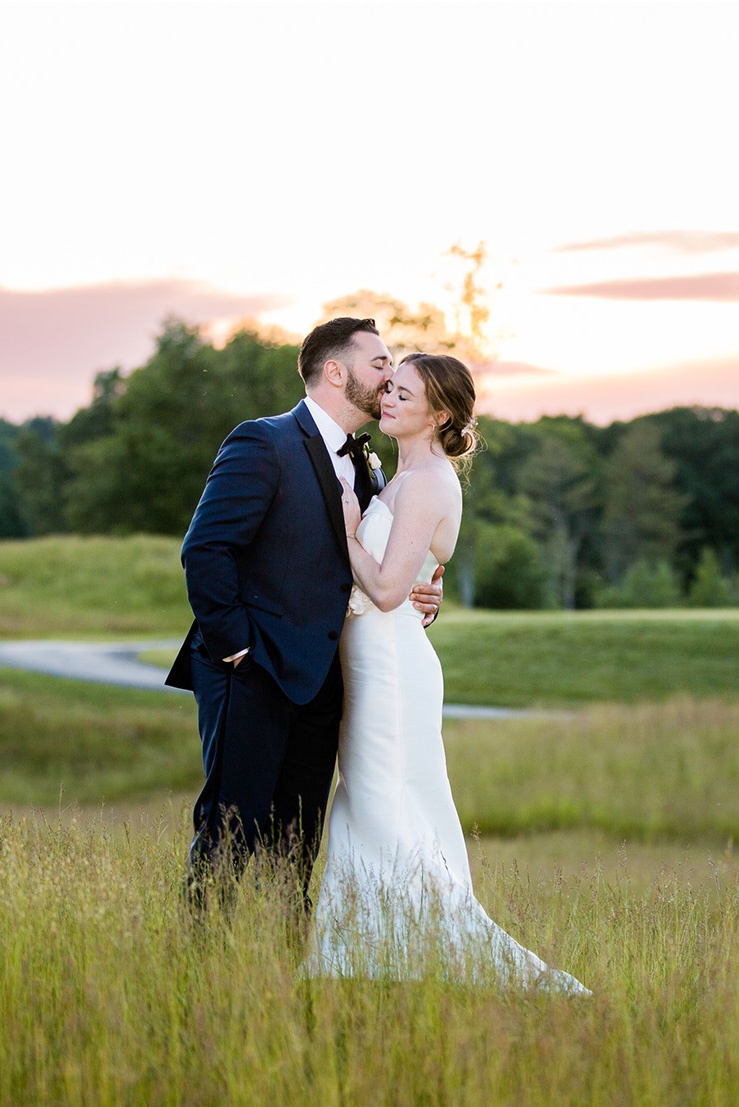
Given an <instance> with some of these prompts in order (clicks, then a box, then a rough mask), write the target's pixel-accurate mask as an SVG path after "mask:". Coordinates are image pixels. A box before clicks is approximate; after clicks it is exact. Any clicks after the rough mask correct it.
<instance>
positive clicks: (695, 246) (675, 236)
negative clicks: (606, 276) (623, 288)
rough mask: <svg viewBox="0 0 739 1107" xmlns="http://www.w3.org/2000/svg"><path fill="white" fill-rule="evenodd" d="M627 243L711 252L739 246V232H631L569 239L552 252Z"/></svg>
mask: <svg viewBox="0 0 739 1107" xmlns="http://www.w3.org/2000/svg"><path fill="white" fill-rule="evenodd" d="M626 246H664V247H665V248H666V249H668V250H676V251H678V252H679V253H684V254H707V253H714V252H716V251H720V250H735V249H736V248H737V247H739V231H629V232H628V233H626V234H620V235H613V236H612V237H611V238H595V239H592V240H590V241H587V242H567V243H565V244H564V245H563V246H556V247H555V248H554V250H552V253H554V254H568V253H579V252H582V251H586V250H619V249H622V248H623V247H626Z"/></svg>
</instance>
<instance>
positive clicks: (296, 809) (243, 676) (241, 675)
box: [190, 633, 343, 896]
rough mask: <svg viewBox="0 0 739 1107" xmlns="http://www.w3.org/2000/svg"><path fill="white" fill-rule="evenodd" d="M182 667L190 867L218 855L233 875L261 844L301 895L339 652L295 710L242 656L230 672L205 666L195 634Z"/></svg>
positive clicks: (335, 707)
mask: <svg viewBox="0 0 739 1107" xmlns="http://www.w3.org/2000/svg"><path fill="white" fill-rule="evenodd" d="M190 665H191V676H192V685H193V691H194V693H195V699H196V701H197V705H198V723H199V728H200V736H201V740H202V745H203V768H204V770H205V785H204V787H203V790H202V792H201V793H200V796H199V797H198V800H197V803H196V804H195V812H194V823H195V837H194V839H193V842H192V845H191V847H190V864H191V869H192V870H195V871H197V870H198V868H199V867H200V866H202V865H206V866H208V867H210V866H211V865H212V864H213V863H214V862H217V861H220V860H221V857H222V855H223V854H226V856H227V857H228V860H229V863H231V864H233V865H234V868H235V871H236V873H237V875H238V873H239V872H240V871H241V869H242V868H243V866H244V864H245V863H246V860H247V858H248V857H249V855H250V854H252V853H254V852H255V850H257V849H259V848H260V846H261V847H263V848H265V849H267V850H269V851H270V852H272V851H276V852H279V853H281V854H285V855H290V856H291V857H292V858H293V860H295V861H298V862H299V865H300V874H301V878H302V882H303V892H304V894H305V895H306V896H307V890H308V883H309V881H310V874H311V870H312V867H313V861H314V860H315V855H316V853H317V851H318V847H319V844H320V838H321V832H322V829H323V820H324V816H325V813H326V805H327V803H328V797H329V792H330V788H331V781H332V778H333V773H334V767H335V763H336V751H337V747H338V737H339V723H340V720H341V703H342V693H343V686H342V681H341V667H340V665H339V658H338V651H337V654H336V656H335V657H334V660H333V663H332V665H331V668H330V669H329V673H328V676H327V677H326V680H325V682H324V684H323V686H322V688H321V689H320V691H319V692H318V694H317V695H316V696H315V697H314V698H313V699H312V700H311V701H310V702H309V703H307V704H300V705H299V704H295V703H292V702H291V701H290V700H289V699H288V698H287V696H286V695H285V693H284V692H283V691H282V690H281V688H280V687H279V685H278V684H277V683H276V681H275V680H274V679H273V678H272V677H271V676H270V674H269V673H267V672H266V671H265V670H264V669H263V668H262V667H261V666H260V665H258V664H257V663H256V662H255V661H254V660H253V659H252V658H251V657H250V656H249V655H248V654H247V655H246V657H244V658H243V659H242V660H241V662H240V663H239V665H238V666H237V667H236V668H234V666H233V664H232V663H231V662H222V661H212V660H211V659H210V657H209V656H208V653H207V651H206V650H205V647H204V646H203V645H202V638H201V636H200V634H199V633H196V635H195V637H194V638H193V641H192V645H191V657H190ZM296 851H297V856H296Z"/></svg>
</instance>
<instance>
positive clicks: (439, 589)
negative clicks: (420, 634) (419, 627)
mask: <svg viewBox="0 0 739 1107" xmlns="http://www.w3.org/2000/svg"><path fill="white" fill-rule="evenodd" d="M443 575H444V566H443V565H439V567H438V568H437V570H436V572H435V573H434V575H433V576H432V578H431V580H430V582H429V583H428V584H426V583H424V582H422V583H421V584H416V585H415V586H414V587H413V589H412V590H411V594H410V597H409V598H410V601H411V603H412V604H413V606H414V607H415V608H416V610H418V611H423V625H424V626H425V627H427V626H430V625H431V623H433V621H434V619H435V618H436V616H437V615H438V614H439V608H440V607H441V601H442V600H443V598H444V585H443V584H442V581H441V578H442V577H443Z"/></svg>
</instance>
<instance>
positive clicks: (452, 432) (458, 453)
mask: <svg viewBox="0 0 739 1107" xmlns="http://www.w3.org/2000/svg"><path fill="white" fill-rule="evenodd" d="M406 362H410V363H411V364H412V365H413V367H414V369H415V370H416V372H417V373H418V375H419V377H420V378H421V380H422V381H423V384H424V388H425V389H426V399H427V400H428V402H429V404H430V405H431V407H432V409H433V410H434V411H446V412H448V413H449V418H448V419H447V421H446V422H445V423H442V424H441V426H440V427H438V429H437V431H436V440H437V441H438V442H439V444H440V446H441V448H442V449H443V451H444V453H445V454H446V456H447V457H448V458H450V460H452V461H454V462H460V461H462V459H466V462H465V467H466V466H467V465H468V464H469V463H470V462H471V460H472V454H474V453H475V451H476V450H477V447H478V445H479V441H480V437H479V435H478V433H477V431H476V430H475V427H476V426H477V420H476V419H475V415H474V411H475V382H474V380H473V379H472V373H470V371H469V369H468V368H467V366H466V365H463V364H462V362H461V361H458V360H457V358H456V357H450V355H449V354H420V353H419V354H408V355H407V356H406V357H404V358H403V360H402V361H401V363H400V364H401V365H404V364H405V363H406Z"/></svg>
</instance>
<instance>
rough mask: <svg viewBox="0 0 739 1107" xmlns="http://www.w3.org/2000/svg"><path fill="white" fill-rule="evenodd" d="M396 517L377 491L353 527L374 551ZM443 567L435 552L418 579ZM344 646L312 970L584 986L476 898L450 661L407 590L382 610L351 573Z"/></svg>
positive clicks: (579, 989) (567, 988) (379, 554)
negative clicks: (454, 776)
mask: <svg viewBox="0 0 739 1107" xmlns="http://www.w3.org/2000/svg"><path fill="white" fill-rule="evenodd" d="M392 523H393V515H392V512H391V511H390V509H389V508H388V506H387V505H386V504H385V503H384V502H383V501H382V500H379V499H378V498H377V497H375V498H374V499H373V500H372V501H371V502H370V505H369V507H368V509H367V511H366V512H365V514H364V517H363V518H362V521H361V523H360V525H359V528H358V531H357V537H358V539H359V541H360V542H361V544H362V546H363V547H364V548H365V550H367V552H368V553H370V554H371V555H372V557H374V558H375V560H376V561H378V562H380V561H382V558H383V555H384V552H385V547H386V545H387V540H388V537H389V534H390V528H391V527H392ZM436 566H437V562H436V561H435V559H434V557H433V555H432V554H430V553H429V554H428V555H427V557H426V559H425V561H424V564H423V566H422V568H421V571H420V573H419V575H418V580H419V581H428V580H430V579H431V576H432V575H433V572H434V570H435V569H436ZM340 651H341V664H342V670H343V675H344V714H343V720H342V727H341V736H340V739H339V780H338V784H337V787H336V792H335V795H334V800H333V806H332V808H331V814H330V819H329V835H328V860H327V864H326V869H325V873H324V877H323V882H322V884H321V890H320V895H319V898H318V903H317V905H316V910H315V916H314V927H313V933H312V938H311V941H312V947H311V950H310V953H309V956H308V958H307V960H306V962H305V963H304V967H305V970H306V971H307V973H308V975H313V976H321V975H327V976H360V975H361V976H368V977H373V978H389V979H395V980H403V979H413V978H418V977H420V976H423V975H425V974H426V973H427V972H429V971H431V972H439V971H441V972H442V973H443V974H444V975H453V977H454V978H455V979H458V978H459V976H460V974H465V977H466V978H471V979H475V980H489V979H494V980H495V981H496V982H498V983H501V984H514V983H518V984H521V985H523V986H529V985H534V986H541V987H545V988H550V989H551V988H554V989H556V990H558V991H563V992H566V993H573V994H575V993H584V994H589V993H588V991H587V989H586V988H584V987H583V985H582V984H580V983H579V981H577V980H575V978H574V977H572V976H570V975H569V974H567V973H563V972H557V971H555V970H550V969H548V968H547V966H546V965H545V964H544V962H543V961H541V960H540V959H539V958H538V957H536V956H535V955H534V954H533V953H530V952H529V951H528V950H526V949H524V948H523V946H520V945H519V944H518V943H517V942H515V941H514V940H513V938H511V937H510V936H509V935H508V934H506V932H505V931H504V930H502V929H501V928H500V927H499V926H497V925H496V924H495V923H494V922H493V921H492V920H491V919H490V918H489V917H488V915H487V914H486V913H485V911H484V910H483V908H482V906H481V905H480V904H479V903H478V902H477V900H476V899H475V898H474V895H473V892H472V880H471V876H470V868H469V862H468V859H467V849H466V846H465V840H464V835H463V832H462V827H461V825H460V822H459V817H458V815H457V811H456V808H455V806H454V800H453V799H452V793H451V789H450V785H449V779H448V777H447V769H446V758H445V755H444V746H443V742H442V737H441V709H442V700H443V678H442V672H441V665H440V664H439V659H438V657H437V656H436V653H435V652H434V649H433V647H432V646H431V643H430V642H429V640H428V638H427V636H426V632H425V630H424V628H423V625H422V615H421V613H420V612H419V611H417V610H416V609H415V608H414V607H413V605H412V604H411V602H410V601H409V600H406V601H405V602H404V603H402V604H401V605H400V607H398V608H396V609H395V610H394V611H391V612H387V613H383V612H381V611H380V610H379V609H378V608H376V607H375V606H374V604H373V603H372V602H371V601H370V600H369V598H368V597H367V596H366V595H365V594H364V593H363V592H361V591H360V590H359V589H358V588H357V587H356V586H355V587H354V589H353V591H352V594H351V598H350V601H349V609H348V612H347V618H346V622H345V624H344V630H343V633H342V636H341V642H340Z"/></svg>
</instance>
